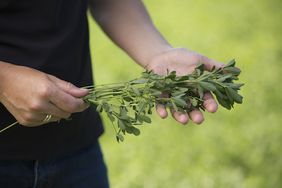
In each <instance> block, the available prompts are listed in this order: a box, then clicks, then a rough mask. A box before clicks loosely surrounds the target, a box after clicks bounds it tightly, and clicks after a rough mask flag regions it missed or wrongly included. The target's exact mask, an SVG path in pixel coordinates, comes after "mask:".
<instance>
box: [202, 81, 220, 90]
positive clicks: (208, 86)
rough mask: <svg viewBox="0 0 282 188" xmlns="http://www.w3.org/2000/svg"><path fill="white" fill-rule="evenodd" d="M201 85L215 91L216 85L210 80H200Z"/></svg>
mask: <svg viewBox="0 0 282 188" xmlns="http://www.w3.org/2000/svg"><path fill="white" fill-rule="evenodd" d="M199 84H200V86H201V87H202V88H203V89H205V90H207V91H215V90H216V87H215V86H214V85H213V84H211V83H209V82H199Z"/></svg>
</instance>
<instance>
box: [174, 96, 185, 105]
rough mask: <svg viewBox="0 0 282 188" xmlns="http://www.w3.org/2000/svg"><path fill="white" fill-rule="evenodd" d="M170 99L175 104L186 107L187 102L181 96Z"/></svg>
mask: <svg viewBox="0 0 282 188" xmlns="http://www.w3.org/2000/svg"><path fill="white" fill-rule="evenodd" d="M172 100H173V102H174V103H175V104H177V105H179V106H181V107H187V103H186V102H185V101H184V100H183V99H181V98H177V97H173V98H172Z"/></svg>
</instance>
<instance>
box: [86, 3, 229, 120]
mask: <svg viewBox="0 0 282 188" xmlns="http://www.w3.org/2000/svg"><path fill="white" fill-rule="evenodd" d="M90 10H91V13H92V15H93V17H94V18H95V20H96V22H97V23H98V24H99V25H100V26H101V28H102V29H103V30H104V32H105V33H106V34H107V35H108V36H109V37H110V38H111V39H112V41H114V42H115V43H116V44H117V45H118V46H119V47H121V48H122V49H123V50H124V51H125V52H127V53H128V54H129V56H131V57H132V58H133V59H134V60H135V61H136V62H137V63H138V64H140V65H141V66H143V67H144V68H146V69H148V70H153V71H154V72H156V73H158V74H166V73H167V70H169V71H176V72H177V74H178V75H184V74H188V73H191V72H192V71H193V70H194V69H195V67H196V66H197V65H198V64H204V65H205V69H206V70H211V68H212V67H213V66H215V67H221V66H223V65H224V64H223V63H219V62H216V61H213V60H211V59H209V58H207V57H205V56H203V55H201V54H198V53H196V52H193V51H191V50H188V49H185V48H173V47H172V46H171V45H170V44H169V43H168V42H167V41H166V40H165V38H164V37H163V36H162V35H161V34H160V33H159V31H158V30H157V29H156V28H155V26H154V24H153V22H152V20H151V19H150V16H149V15H148V13H147V11H146V9H145V7H144V5H143V3H142V1H140V0H121V1H116V0H90ZM204 99H205V102H204V106H205V108H206V109H207V111H208V112H211V113H214V112H216V110H217V108H218V105H217V103H216V101H215V100H214V98H213V96H212V95H211V94H210V93H206V94H205V96H204ZM156 110H157V112H158V114H159V115H160V117H161V118H166V117H167V116H168V112H167V110H166V109H165V108H164V107H163V106H161V105H157V109H156ZM171 114H172V115H173V117H174V118H175V120H176V121H177V122H179V123H181V124H187V123H188V121H189V119H191V120H192V121H193V122H194V123H196V124H200V123H202V122H203V121H204V116H203V114H202V113H201V112H200V111H198V110H194V111H192V112H191V113H190V114H182V113H180V112H174V111H171Z"/></svg>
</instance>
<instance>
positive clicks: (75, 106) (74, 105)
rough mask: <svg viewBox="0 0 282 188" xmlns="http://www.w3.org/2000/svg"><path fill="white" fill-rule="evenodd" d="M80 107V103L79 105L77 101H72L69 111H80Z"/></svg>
mask: <svg viewBox="0 0 282 188" xmlns="http://www.w3.org/2000/svg"><path fill="white" fill-rule="evenodd" d="M79 108H80V105H79V103H77V102H73V103H70V104H69V105H68V111H69V112H70V113H74V112H78V111H79Z"/></svg>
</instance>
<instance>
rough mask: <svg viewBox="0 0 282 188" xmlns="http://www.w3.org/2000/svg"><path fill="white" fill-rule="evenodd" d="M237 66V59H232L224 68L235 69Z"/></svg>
mask: <svg viewBox="0 0 282 188" xmlns="http://www.w3.org/2000/svg"><path fill="white" fill-rule="evenodd" d="M235 64H236V61H235V59H232V60H230V61H229V62H228V63H227V64H226V65H225V66H224V68H225V67H234V66H235Z"/></svg>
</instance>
